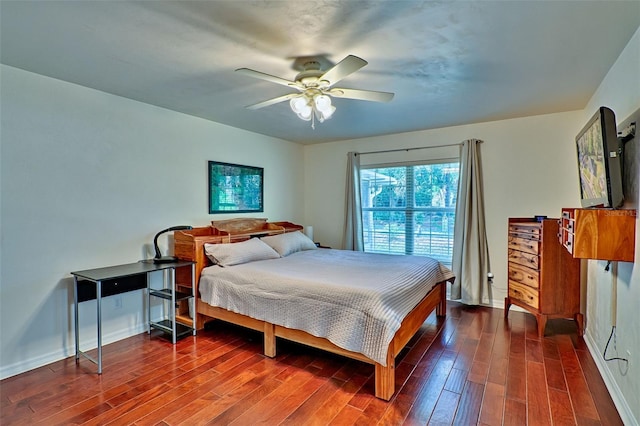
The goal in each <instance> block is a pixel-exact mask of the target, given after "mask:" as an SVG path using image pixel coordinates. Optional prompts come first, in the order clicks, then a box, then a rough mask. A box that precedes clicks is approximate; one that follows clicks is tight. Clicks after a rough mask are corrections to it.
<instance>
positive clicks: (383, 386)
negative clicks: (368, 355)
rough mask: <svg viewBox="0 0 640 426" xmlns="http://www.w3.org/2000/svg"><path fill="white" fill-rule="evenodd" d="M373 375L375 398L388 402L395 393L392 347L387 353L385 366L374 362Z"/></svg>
mask: <svg viewBox="0 0 640 426" xmlns="http://www.w3.org/2000/svg"><path fill="white" fill-rule="evenodd" d="M392 344H393V342H392ZM375 375H376V377H375V381H376V397H377V398H380V399H384V400H385V401H389V400H390V399H391V397H392V396H393V394H394V392H395V391H396V360H395V358H394V357H393V350H392V345H390V346H389V351H388V353H387V366H386V367H383V366H382V365H381V364H378V363H377V362H376V370H375Z"/></svg>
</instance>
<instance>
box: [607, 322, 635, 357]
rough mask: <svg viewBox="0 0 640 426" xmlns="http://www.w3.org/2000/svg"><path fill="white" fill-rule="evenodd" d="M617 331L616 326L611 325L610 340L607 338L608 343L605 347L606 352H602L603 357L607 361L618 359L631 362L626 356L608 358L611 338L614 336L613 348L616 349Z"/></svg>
mask: <svg viewBox="0 0 640 426" xmlns="http://www.w3.org/2000/svg"><path fill="white" fill-rule="evenodd" d="M615 331H616V326H615V325H614V326H612V327H611V334H610V335H609V340H607V345H606V346H605V347H604V352H603V353H602V357H603V358H604V360H605V361H607V362H608V361H616V360H617V361H624V362H625V363H627V364H629V360H628V359H626V358H619V357H612V358H607V350H608V349H609V343H611V338H613V348H614V349H616V339H615Z"/></svg>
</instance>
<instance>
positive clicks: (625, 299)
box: [582, 29, 640, 424]
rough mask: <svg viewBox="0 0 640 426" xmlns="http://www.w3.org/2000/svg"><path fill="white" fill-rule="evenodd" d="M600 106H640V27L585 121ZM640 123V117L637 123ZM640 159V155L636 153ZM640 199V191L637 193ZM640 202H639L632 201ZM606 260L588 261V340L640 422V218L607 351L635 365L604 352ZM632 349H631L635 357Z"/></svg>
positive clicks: (620, 280) (639, 138)
mask: <svg viewBox="0 0 640 426" xmlns="http://www.w3.org/2000/svg"><path fill="white" fill-rule="evenodd" d="M600 106H607V107H609V108H611V109H612V110H613V111H614V112H615V114H616V119H617V121H618V123H620V122H622V121H623V120H625V119H626V118H627V117H628V116H629V115H631V114H632V113H634V112H635V111H636V110H637V109H638V108H640V29H638V31H636V33H635V35H634V36H633V37H632V38H631V40H630V41H629V43H628V45H627V47H626V48H625V49H624V51H623V52H622V53H621V54H620V56H619V58H618V60H617V61H616V63H615V64H614V65H613V67H611V69H610V70H609V72H608V73H607V76H606V77H605V79H604V80H603V81H602V83H601V84H600V86H599V87H598V89H597V90H596V92H595V94H594V95H593V97H592V98H591V100H590V101H589V103H588V105H587V107H586V108H585V109H584V111H583V116H582V121H583V122H584V123H586V122H587V120H588V119H589V118H590V117H591V116H592V115H593V114H594V113H595V111H596V110H597V109H598V108H599V107H600ZM637 126H640V123H637ZM629 143H633V144H636V147H635V148H636V153H638V152H640V149H639V147H638V144H640V127H637V129H636V137H635V139H634V140H633V141H632V142H629ZM636 161H637V162H639V163H640V158H636ZM635 199H636V200H638V199H640V194H637V196H636V197H635ZM629 207H633V208H636V209H637V208H638V206H637V205H635V206H629ZM605 265H606V262H602V261H588V274H587V285H586V287H587V312H586V321H587V326H586V335H585V340H586V341H587V343H588V344H589V348H590V350H591V352H592V355H593V357H594V359H596V362H597V363H598V367H599V368H600V371H601V373H602V375H603V377H604V378H605V381H606V382H607V385H608V387H609V389H610V392H611V393H612V396H613V397H614V400H616V405H617V406H618V409H619V410H620V411H621V414H622V415H623V419H626V424H638V423H639V422H640V320H639V319H638V309H639V308H640V220H639V219H638V218H636V253H635V262H634V263H630V262H619V264H618V276H617V311H618V312H617V326H616V336H617V338H616V345H615V347H617V351H615V350H614V345H613V343H612V344H611V346H610V347H609V351H608V352H607V356H609V357H612V356H617V357H622V358H629V361H630V367H629V368H628V369H627V368H625V367H626V366H625V364H624V363H622V362H618V361H612V362H605V361H604V360H603V358H602V353H603V352H604V349H605V346H606V343H607V339H608V338H609V335H610V333H611V326H612V321H611V309H612V303H611V301H612V294H613V289H614V287H613V286H612V279H613V277H612V273H611V272H605V270H604V268H605ZM627 351H629V352H630V353H631V356H630V357H629V356H628V355H627Z"/></svg>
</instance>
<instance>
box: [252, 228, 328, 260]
mask: <svg viewBox="0 0 640 426" xmlns="http://www.w3.org/2000/svg"><path fill="white" fill-rule="evenodd" d="M261 239H262V241H264V242H265V243H267V244H269V245H270V246H271V247H272V248H273V249H274V250H275V251H277V252H278V253H279V254H280V256H282V257H285V256H288V255H290V254H291V253H295V252H297V251H303V250H315V249H317V248H318V247H316V244H315V243H314V242H313V241H311V240H310V239H309V237H307V236H306V235H304V234H303V233H302V232H300V231H296V232H287V233H285V234H278V235H271V236H269V237H262V238H261Z"/></svg>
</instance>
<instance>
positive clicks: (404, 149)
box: [356, 141, 482, 155]
mask: <svg viewBox="0 0 640 426" xmlns="http://www.w3.org/2000/svg"><path fill="white" fill-rule="evenodd" d="M479 142H481V143H482V141H479ZM456 145H462V142H460V143H450V144H445V145H433V146H421V147H418V148H399V149H387V150H383V151H367V152H357V153H356V154H358V155H366V154H384V153H387V152H399V151H407V152H409V151H415V150H417V149H429V148H442V147H445V146H456Z"/></svg>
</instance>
